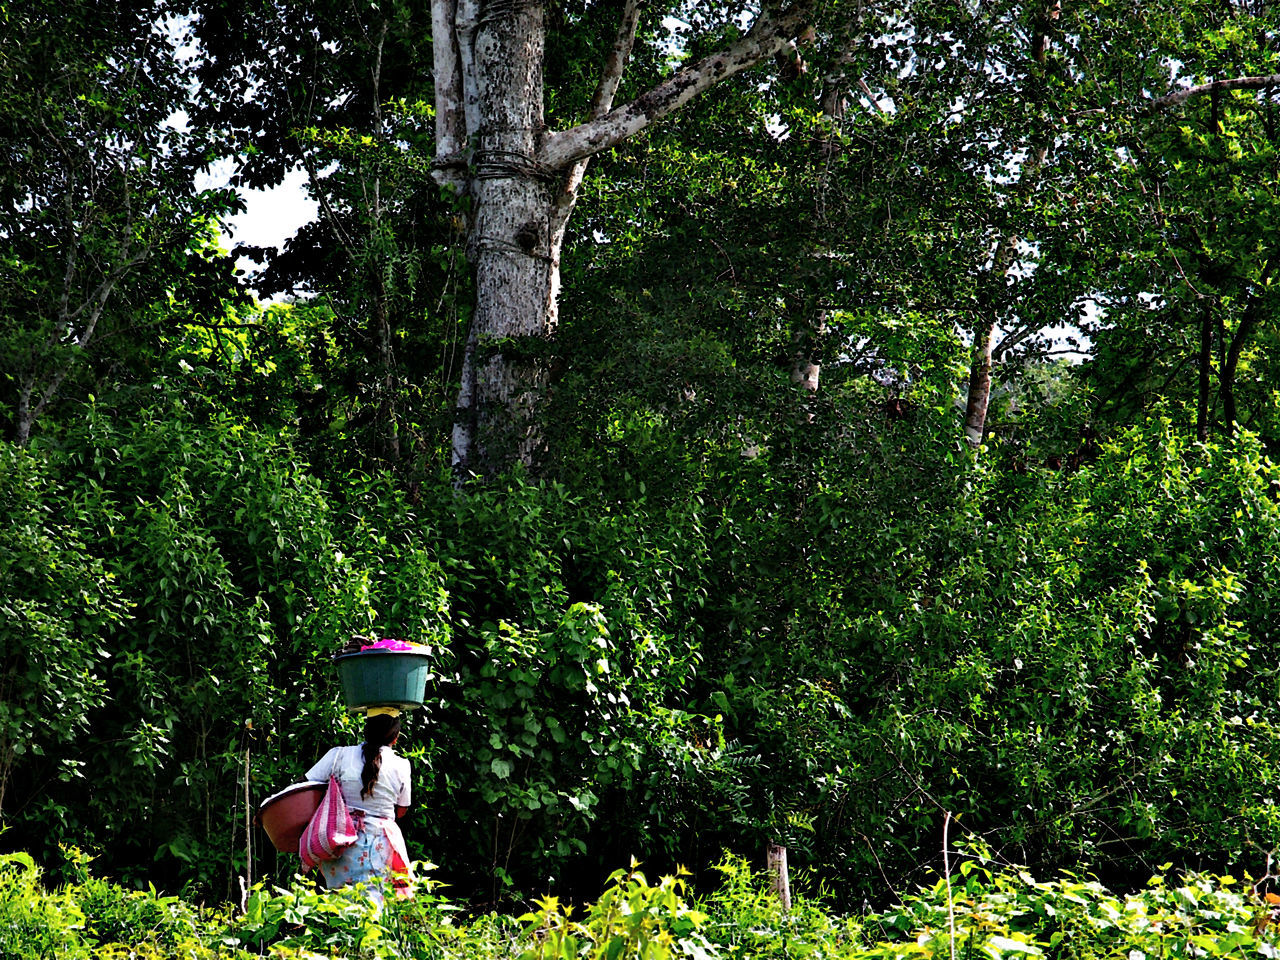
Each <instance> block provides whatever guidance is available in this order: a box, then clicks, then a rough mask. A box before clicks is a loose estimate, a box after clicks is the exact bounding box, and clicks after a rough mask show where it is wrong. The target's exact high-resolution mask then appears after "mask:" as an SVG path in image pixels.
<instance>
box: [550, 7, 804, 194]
mask: <svg viewBox="0 0 1280 960" xmlns="http://www.w3.org/2000/svg"><path fill="white" fill-rule="evenodd" d="M808 15H809V5H808V3H806V2H797V3H794V4H792V5H791V6H790V7H788V8H787V9H785V10H783V11H782V12H781V13H780V14H779V15H778V16H777V18H776V19H774V18H773V17H770V16H768V15H767V14H765V13H761V14H760V16H758V17H757V18H756V21H755V23H753V24H752V25H751V29H750V30H748V31H747V33H746V34H745V35H744V36H743V37H742V38H741V39H740V40H739V41H738V42H737V43H734V44H731V45H730V46H728V47H726V48H725V49H724V50H721V51H719V52H717V53H713V54H711V55H710V56H707V57H703V58H702V59H701V60H699V61H698V62H697V63H693V64H690V65H689V66H687V67H685V68H683V69H681V70H677V71H676V73H675V74H674V75H672V76H671V77H669V78H668V79H666V80H664V81H663V82H662V83H660V84H658V85H657V86H656V87H653V88H652V89H651V90H648V91H647V92H645V93H643V94H641V95H640V96H638V97H637V98H636V99H635V100H632V101H631V102H630V103H628V104H626V105H625V106H621V107H618V108H617V109H616V110H611V111H609V112H608V113H607V114H605V115H604V116H602V117H599V118H596V119H592V120H587V121H586V122H585V123H580V124H578V125H577V126H576V127H572V128H570V129H568V130H563V131H560V132H553V133H549V134H547V136H546V139H545V140H544V141H543V145H542V149H541V150H540V151H539V153H538V160H539V162H541V163H542V164H544V165H545V166H547V167H550V168H551V169H555V170H558V169H562V168H564V167H566V166H568V165H569V164H571V163H573V162H574V161H575V160H581V159H582V158H583V157H589V156H591V155H592V154H594V153H599V152H600V151H601V150H607V149H609V148H610V147H613V146H616V145H617V144H619V143H621V142H622V141H624V140H626V139H628V138H629V137H632V136H634V135H635V134H637V133H639V132H640V131H641V130H643V129H645V127H647V126H649V125H650V124H651V123H653V122H654V121H655V120H660V119H661V118H663V117H665V116H667V115H668V114H670V113H674V112H675V111H676V110H678V109H680V108H681V107H682V106H684V105H685V104H686V103H688V102H689V101H690V100H692V99H693V98H694V97H696V96H697V95H698V94H700V93H702V92H703V91H704V90H707V89H709V88H710V87H712V86H714V85H715V84H717V83H719V82H720V81H722V80H726V79H728V78H729V77H731V76H733V75H734V74H737V73H740V72H742V71H743V70H746V69H748V68H750V67H753V66H755V65H756V64H757V63H759V62H760V61H761V60H764V59H766V58H767V57H771V56H773V55H774V54H775V53H777V52H778V51H779V50H781V49H783V47H785V46H786V44H787V43H788V42H789V41H790V40H791V38H792V37H794V36H795V35H796V34H797V33H799V32H800V30H801V28H802V27H803V26H804V25H805V22H806V20H807V18H808Z"/></svg>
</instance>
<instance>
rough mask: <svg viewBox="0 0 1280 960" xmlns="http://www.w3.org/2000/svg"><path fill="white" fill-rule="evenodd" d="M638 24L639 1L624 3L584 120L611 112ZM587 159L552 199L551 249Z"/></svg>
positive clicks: (572, 169)
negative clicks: (611, 47)
mask: <svg viewBox="0 0 1280 960" xmlns="http://www.w3.org/2000/svg"><path fill="white" fill-rule="evenodd" d="M639 22H640V0H626V3H625V4H624V5H623V8H622V18H621V19H620V20H619V21H618V33H617V37H616V38H615V39H614V42H613V49H612V50H610V51H609V56H608V57H607V58H606V60H605V62H604V69H603V70H602V71H601V73H600V83H599V84H598V85H597V86H596V92H595V95H594V96H593V97H592V98H591V107H590V109H589V110H588V111H587V119H588V120H598V119H600V118H601V117H603V116H605V114H607V113H608V112H609V111H610V110H612V109H613V98H614V96H615V95H616V94H617V92H618V85H619V84H620V83H621V82H622V74H623V72H624V71H625V70H626V68H627V61H628V60H629V59H630V58H631V48H632V46H634V44H635V41H636V25H637V24H638V23H639ZM589 159H590V158H589V157H582V158H581V159H580V160H577V161H575V162H574V163H573V165H572V166H571V167H570V168H569V174H568V176H567V177H566V178H565V183H564V188H563V189H562V190H561V191H560V195H559V197H558V198H557V200H556V211H555V216H554V218H553V221H552V226H551V229H552V236H553V243H552V249H557V248H558V246H559V244H558V243H557V242H556V241H560V240H563V238H564V229H565V225H566V224H567V223H568V221H569V217H570V215H571V214H572V213H573V208H574V205H575V204H576V203H577V200H578V188H579V187H580V186H581V185H582V178H583V177H584V176H585V175H586V172H587V162H588V160H589Z"/></svg>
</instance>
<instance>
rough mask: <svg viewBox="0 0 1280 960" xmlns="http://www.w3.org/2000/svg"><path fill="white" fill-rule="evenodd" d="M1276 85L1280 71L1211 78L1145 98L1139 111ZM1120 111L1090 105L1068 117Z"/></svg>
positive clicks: (1073, 118) (1075, 117)
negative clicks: (1231, 91)
mask: <svg viewBox="0 0 1280 960" xmlns="http://www.w3.org/2000/svg"><path fill="white" fill-rule="evenodd" d="M1274 86H1280V73H1269V74H1265V75H1261V76H1254V77H1232V78H1230V79H1227V80H1211V81H1209V82H1208V83H1201V84H1197V85H1196V86H1194V87H1186V88H1184V89H1182V90H1175V91H1174V92H1173V93H1168V94H1165V95H1164V96H1163V97H1155V98H1154V99H1147V100H1143V101H1141V102H1140V103H1139V104H1138V106H1137V112H1138V113H1143V114H1151V113H1157V112H1159V111H1161V110H1168V109H1169V108H1171V107H1179V106H1181V105H1182V104H1184V103H1186V102H1187V101H1188V100H1191V99H1194V98H1195V97H1202V96H1204V95H1205V94H1206V93H1207V94H1214V93H1223V92H1225V91H1227V90H1265V89H1266V88H1268V87H1274ZM1119 111H1120V108H1118V107H1090V108H1089V109H1087V110H1074V111H1072V112H1071V113H1069V114H1067V117H1066V118H1067V119H1068V120H1079V119H1082V118H1084V117H1101V116H1105V115H1106V114H1109V113H1117V112H1119Z"/></svg>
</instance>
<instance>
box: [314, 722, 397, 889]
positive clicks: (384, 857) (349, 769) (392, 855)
mask: <svg viewBox="0 0 1280 960" xmlns="http://www.w3.org/2000/svg"><path fill="white" fill-rule="evenodd" d="M398 714H399V711H398V710H392V709H390V708H375V709H373V710H370V711H369V715H368V717H367V719H366V720H365V724H364V743H360V744H356V745H354V746H350V747H334V748H333V749H331V750H330V751H329V752H328V753H326V754H325V755H324V756H323V757H321V758H320V760H319V762H317V763H316V765H315V766H314V767H312V768H311V769H310V770H308V771H307V773H306V777H307V779H308V780H319V781H322V782H325V781H328V779H329V777H330V775H332V776H334V777H336V778H337V780H338V783H339V784H340V785H341V787H342V799H343V800H345V801H346V804H347V810H348V811H349V812H350V813H351V817H352V819H353V820H355V822H356V842H355V843H354V844H352V845H351V846H350V847H347V849H345V850H343V851H342V853H341V854H340V855H339V856H338V858H337V859H336V860H326V861H323V862H321V864H320V875H321V876H323V877H324V882H325V886H326V887H328V888H329V889H330V890H333V889H336V888H337V887H341V886H345V885H346V884H349V883H361V882H363V883H368V884H369V892H370V896H372V897H373V898H374V899H375V900H377V901H379V902H381V900H382V890H381V889H380V888H381V883H382V881H386V882H389V883H390V884H391V886H392V887H393V888H394V889H395V891H396V895H397V896H401V897H406V896H409V892H410V891H409V882H410V876H409V854H408V852H407V851H406V849H405V845H404V835H403V834H401V833H400V826H399V824H397V823H396V818H397V817H402V816H404V812H405V811H406V810H407V809H408V808H409V799H410V790H409V761H408V760H406V759H405V758H404V757H402V756H400V755H399V754H397V753H396V752H395V750H394V749H393V748H394V747H395V745H396V740H398V739H399V737H400V717H399V715H398Z"/></svg>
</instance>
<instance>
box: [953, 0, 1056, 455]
mask: <svg viewBox="0 0 1280 960" xmlns="http://www.w3.org/2000/svg"><path fill="white" fill-rule="evenodd" d="M1061 13H1062V4H1061V0H1040V6H1039V9H1038V10H1037V13H1036V17H1035V30H1034V32H1033V33H1032V36H1031V58H1032V59H1033V60H1034V61H1035V62H1036V63H1038V64H1039V65H1040V66H1041V67H1043V66H1044V64H1045V61H1046V58H1047V56H1048V51H1049V30H1050V28H1051V27H1052V24H1053V21H1055V20H1057V19H1058V17H1059V16H1060V15H1061ZM1036 139H1037V140H1039V141H1040V142H1033V143H1032V145H1031V147H1030V148H1029V149H1028V152H1027V158H1026V160H1024V161H1023V163H1022V171H1021V174H1020V176H1019V183H1018V188H1017V192H1018V193H1019V194H1025V193H1028V192H1030V190H1031V187H1032V185H1033V184H1034V182H1035V178H1036V175H1037V174H1038V173H1039V172H1040V168H1041V167H1043V166H1044V162H1045V158H1046V157H1047V156H1048V153H1049V144H1048V141H1047V139H1041V138H1036ZM1018 239H1019V238H1018V237H1017V236H1016V235H1015V234H1013V233H1006V234H1005V235H1004V236H1003V237H1001V238H1000V241H999V243H998V244H997V246H996V251H995V255H994V256H993V257H992V261H991V277H992V283H991V285H990V290H991V298H990V299H991V302H990V303H989V304H979V305H978V309H979V310H980V311H982V312H981V316H980V319H979V321H978V324H977V326H976V327H975V329H974V332H973V359H972V361H971V362H970V365H969V395H968V398H967V399H966V401H965V410H964V433H965V438H966V439H967V440H968V441H969V443H971V444H973V445H974V446H977V445H978V444H980V443H982V440H983V438H984V437H985V435H986V429H987V410H988V408H989V407H990V405H991V379H992V378H991V372H992V367H993V366H994V364H995V360H996V354H997V351H998V347H997V345H996V339H997V326H996V312H997V310H998V309H999V300H1000V297H1001V295H1002V294H1003V288H1004V284H1005V279H1006V277H1007V276H1008V272H1009V269H1010V267H1012V266H1013V262H1014V259H1015V256H1016V253H1017V246H1018Z"/></svg>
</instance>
